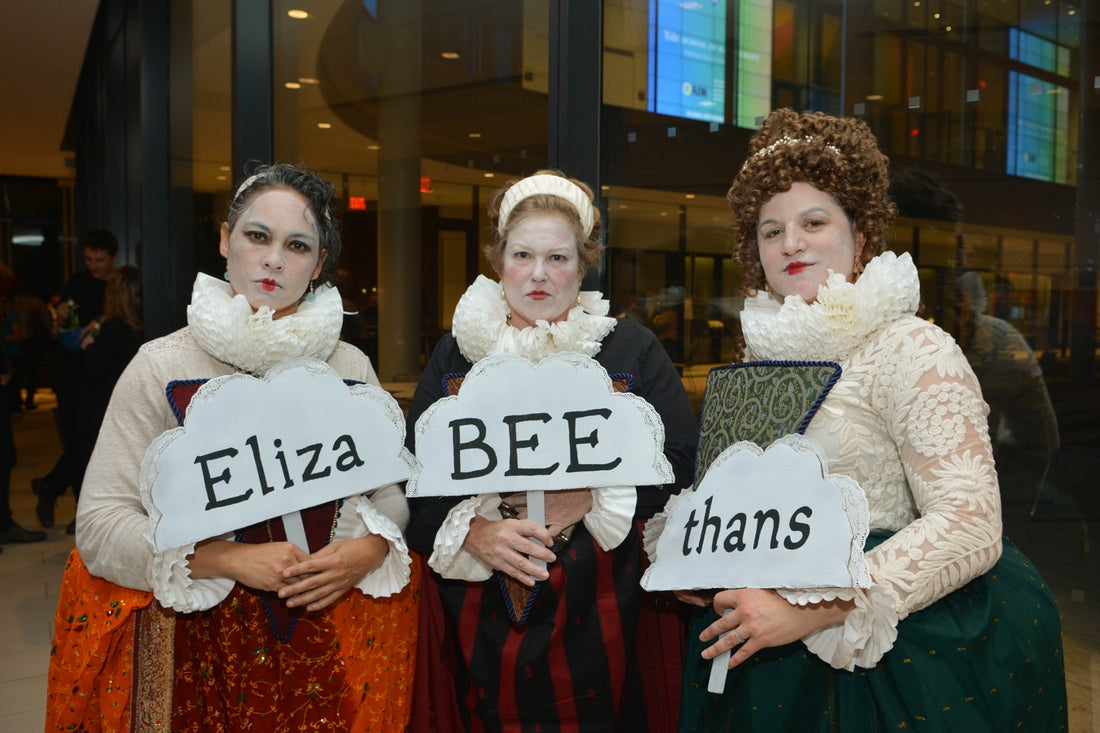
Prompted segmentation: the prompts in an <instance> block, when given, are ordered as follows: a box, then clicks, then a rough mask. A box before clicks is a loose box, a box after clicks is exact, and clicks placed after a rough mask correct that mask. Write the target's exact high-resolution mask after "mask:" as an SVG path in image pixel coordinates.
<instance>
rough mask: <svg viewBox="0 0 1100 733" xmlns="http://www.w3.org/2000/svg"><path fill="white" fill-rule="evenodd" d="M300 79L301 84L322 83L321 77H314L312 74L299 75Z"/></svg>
mask: <svg viewBox="0 0 1100 733" xmlns="http://www.w3.org/2000/svg"><path fill="white" fill-rule="evenodd" d="M298 81H299V83H301V84H320V83H321V80H320V79H314V78H313V77H312V76H300V77H298Z"/></svg>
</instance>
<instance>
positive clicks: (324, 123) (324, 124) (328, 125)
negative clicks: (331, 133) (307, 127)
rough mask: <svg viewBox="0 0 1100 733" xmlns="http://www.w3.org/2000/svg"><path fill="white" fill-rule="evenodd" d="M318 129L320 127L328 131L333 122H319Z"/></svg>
mask: <svg viewBox="0 0 1100 733" xmlns="http://www.w3.org/2000/svg"><path fill="white" fill-rule="evenodd" d="M317 127H320V128H321V129H322V130H327V129H329V128H330V127H332V123H331V122H318V123H317Z"/></svg>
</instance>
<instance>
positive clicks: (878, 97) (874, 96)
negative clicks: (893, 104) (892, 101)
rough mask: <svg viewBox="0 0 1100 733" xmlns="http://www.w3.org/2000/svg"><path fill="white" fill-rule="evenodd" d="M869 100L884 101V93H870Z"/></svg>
mask: <svg viewBox="0 0 1100 733" xmlns="http://www.w3.org/2000/svg"><path fill="white" fill-rule="evenodd" d="M867 101H868V102H881V101H882V95H881V94H868V95H867Z"/></svg>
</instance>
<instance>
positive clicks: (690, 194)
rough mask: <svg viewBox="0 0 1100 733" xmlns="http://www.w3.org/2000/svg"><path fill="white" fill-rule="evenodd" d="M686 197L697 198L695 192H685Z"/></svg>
mask: <svg viewBox="0 0 1100 733" xmlns="http://www.w3.org/2000/svg"><path fill="white" fill-rule="evenodd" d="M684 198H686V199H693V198H695V194H693V193H685V194H684Z"/></svg>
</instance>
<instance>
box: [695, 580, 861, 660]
mask: <svg viewBox="0 0 1100 733" xmlns="http://www.w3.org/2000/svg"><path fill="white" fill-rule="evenodd" d="M689 602H690V601H689ZM854 605H855V604H854V603H853V602H852V601H825V602H822V603H811V604H807V605H805V606H798V605H794V604H792V603H790V602H788V601H787V600H786V599H785V598H783V597H782V596H780V595H779V594H778V593H777V592H775V591H774V590H765V589H760V588H739V589H736V590H724V591H721V592H720V593H718V594H716V595H715V596H714V610H715V612H716V613H718V615H719V616H720V618H719V619H718V620H717V621H715V622H714V623H713V624H711V625H710V626H708V627H707V628H705V629H703V633H701V634H700V635H699V640H700V641H710V640H711V639H718V641H716V642H715V643H714V644H711V645H710V646H709V647H707V648H706V649H704V650H703V658H704V659H714V658H715V657H717V656H719V655H721V654H723V653H725V652H727V651H730V650H732V649H734V648H736V647H739V648H737V650H736V651H735V652H733V653H732V654H731V655H730V661H729V668H730V669H733V668H734V667H736V666H737V665H738V664H741V662H744V661H745V660H746V659H748V658H749V657H751V656H752V655H753V654H755V653H756V652H757V651H759V650H761V649H766V648H768V647H774V646H783V645H784V644H790V643H791V642H794V641H798V640H799V639H802V638H804V637H805V636H806V635H808V634H810V633H811V632H813V631H816V630H818V629H822V628H825V627H826V626H838V625H840V624H842V623H844V619H845V618H846V617H847V616H848V612H849V611H851V610H852V608H853V607H854ZM727 632H728V633H727ZM722 634H725V636H722ZM719 637H721V638H719Z"/></svg>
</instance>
